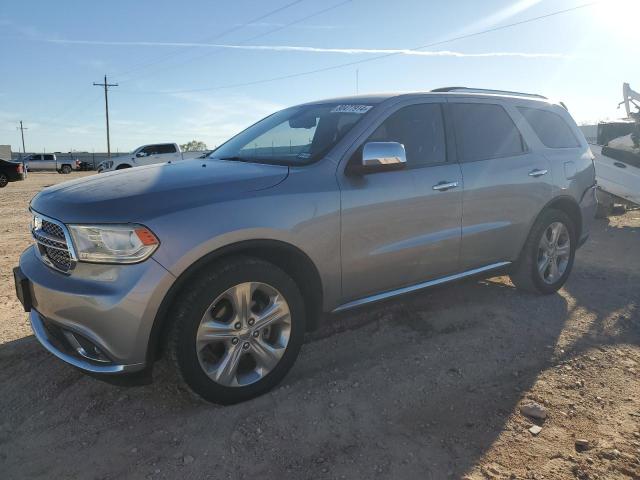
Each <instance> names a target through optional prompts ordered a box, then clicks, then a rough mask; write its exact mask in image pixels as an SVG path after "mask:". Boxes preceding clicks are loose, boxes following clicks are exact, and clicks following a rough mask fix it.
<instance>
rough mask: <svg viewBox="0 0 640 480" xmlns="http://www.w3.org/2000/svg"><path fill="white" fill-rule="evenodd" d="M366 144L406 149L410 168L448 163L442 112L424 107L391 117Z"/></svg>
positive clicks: (428, 105)
mask: <svg viewBox="0 0 640 480" xmlns="http://www.w3.org/2000/svg"><path fill="white" fill-rule="evenodd" d="M367 142H398V143H401V144H403V145H404V149H405V151H406V153H407V165H408V166H410V167H413V166H416V165H434V164H438V163H443V162H445V161H446V160H447V155H446V148H445V136H444V122H443V120H442V108H441V107H440V104H437V103H421V104H418V105H411V106H408V107H404V108H401V109H400V110H398V111H397V112H395V113H393V114H391V115H390V116H389V118H387V119H386V120H385V121H384V122H383V123H382V124H381V125H380V126H379V127H378V128H377V129H376V131H375V132H373V133H372V134H371V136H370V137H369V138H368V139H367Z"/></svg>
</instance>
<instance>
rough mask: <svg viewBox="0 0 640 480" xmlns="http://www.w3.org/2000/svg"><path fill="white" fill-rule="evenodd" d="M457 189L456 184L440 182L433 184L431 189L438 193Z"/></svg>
mask: <svg viewBox="0 0 640 480" xmlns="http://www.w3.org/2000/svg"><path fill="white" fill-rule="evenodd" d="M457 187H458V182H440V183H437V184H435V185H434V186H433V189H434V190H437V191H439V192H446V191H447V190H450V189H452V188H457Z"/></svg>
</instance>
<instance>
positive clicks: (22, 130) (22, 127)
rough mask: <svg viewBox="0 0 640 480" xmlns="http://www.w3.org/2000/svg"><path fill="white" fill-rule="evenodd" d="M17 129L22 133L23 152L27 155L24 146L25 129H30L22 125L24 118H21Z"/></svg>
mask: <svg viewBox="0 0 640 480" xmlns="http://www.w3.org/2000/svg"><path fill="white" fill-rule="evenodd" d="M16 129H17V130H20V135H22V154H23V155H25V154H26V153H27V151H26V150H25V148H24V131H25V130H29V129H28V128H27V127H25V126H23V125H22V120H20V126H19V127H16Z"/></svg>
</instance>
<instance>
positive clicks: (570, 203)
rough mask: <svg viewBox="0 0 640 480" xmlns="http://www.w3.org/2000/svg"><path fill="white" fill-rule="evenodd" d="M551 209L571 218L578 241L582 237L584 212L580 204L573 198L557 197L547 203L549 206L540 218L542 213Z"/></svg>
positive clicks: (546, 206)
mask: <svg viewBox="0 0 640 480" xmlns="http://www.w3.org/2000/svg"><path fill="white" fill-rule="evenodd" d="M550 208H553V209H555V210H560V211H561V212H564V213H565V214H567V215H568V216H569V218H570V219H571V220H572V221H573V223H574V226H575V229H576V231H575V232H574V233H575V234H576V240H578V239H579V238H580V236H581V235H582V211H581V210H580V205H578V202H577V201H576V200H575V199H574V198H573V197H569V196H567V195H563V196H560V197H556V198H554V199H553V200H551V201H550V202H549V203H547V205H545V207H544V208H543V209H542V211H541V212H540V214H539V215H538V217H539V216H540V215H541V214H542V212H544V211H545V210H548V209H550ZM536 220H537V218H536Z"/></svg>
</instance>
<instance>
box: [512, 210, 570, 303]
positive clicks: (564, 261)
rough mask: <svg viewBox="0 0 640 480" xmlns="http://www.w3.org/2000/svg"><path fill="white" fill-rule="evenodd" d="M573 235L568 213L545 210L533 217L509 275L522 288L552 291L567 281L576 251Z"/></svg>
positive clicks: (543, 291) (546, 292) (529, 290)
mask: <svg viewBox="0 0 640 480" xmlns="http://www.w3.org/2000/svg"><path fill="white" fill-rule="evenodd" d="M576 244H577V240H576V234H575V227H574V225H573V222H572V221H571V219H570V218H569V216H568V215H567V214H565V213H564V212H561V211H559V210H555V209H548V210H545V211H544V212H543V213H542V214H541V215H540V217H539V218H538V219H537V220H536V222H535V224H534V225H533V228H532V229H531V232H530V233H529V238H528V239H527V242H526V243H525V246H524V249H523V251H522V255H521V258H520V260H519V262H518V264H517V265H516V267H515V269H514V271H513V272H511V274H510V277H511V281H512V282H513V284H514V285H515V286H516V287H517V288H518V289H521V290H525V291H528V292H538V293H544V294H551V293H554V292H557V291H558V290H559V289H560V288H561V287H562V286H563V285H564V283H565V282H566V281H567V278H568V277H569V273H571V268H572V267H573V260H574V257H575V253H576Z"/></svg>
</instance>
